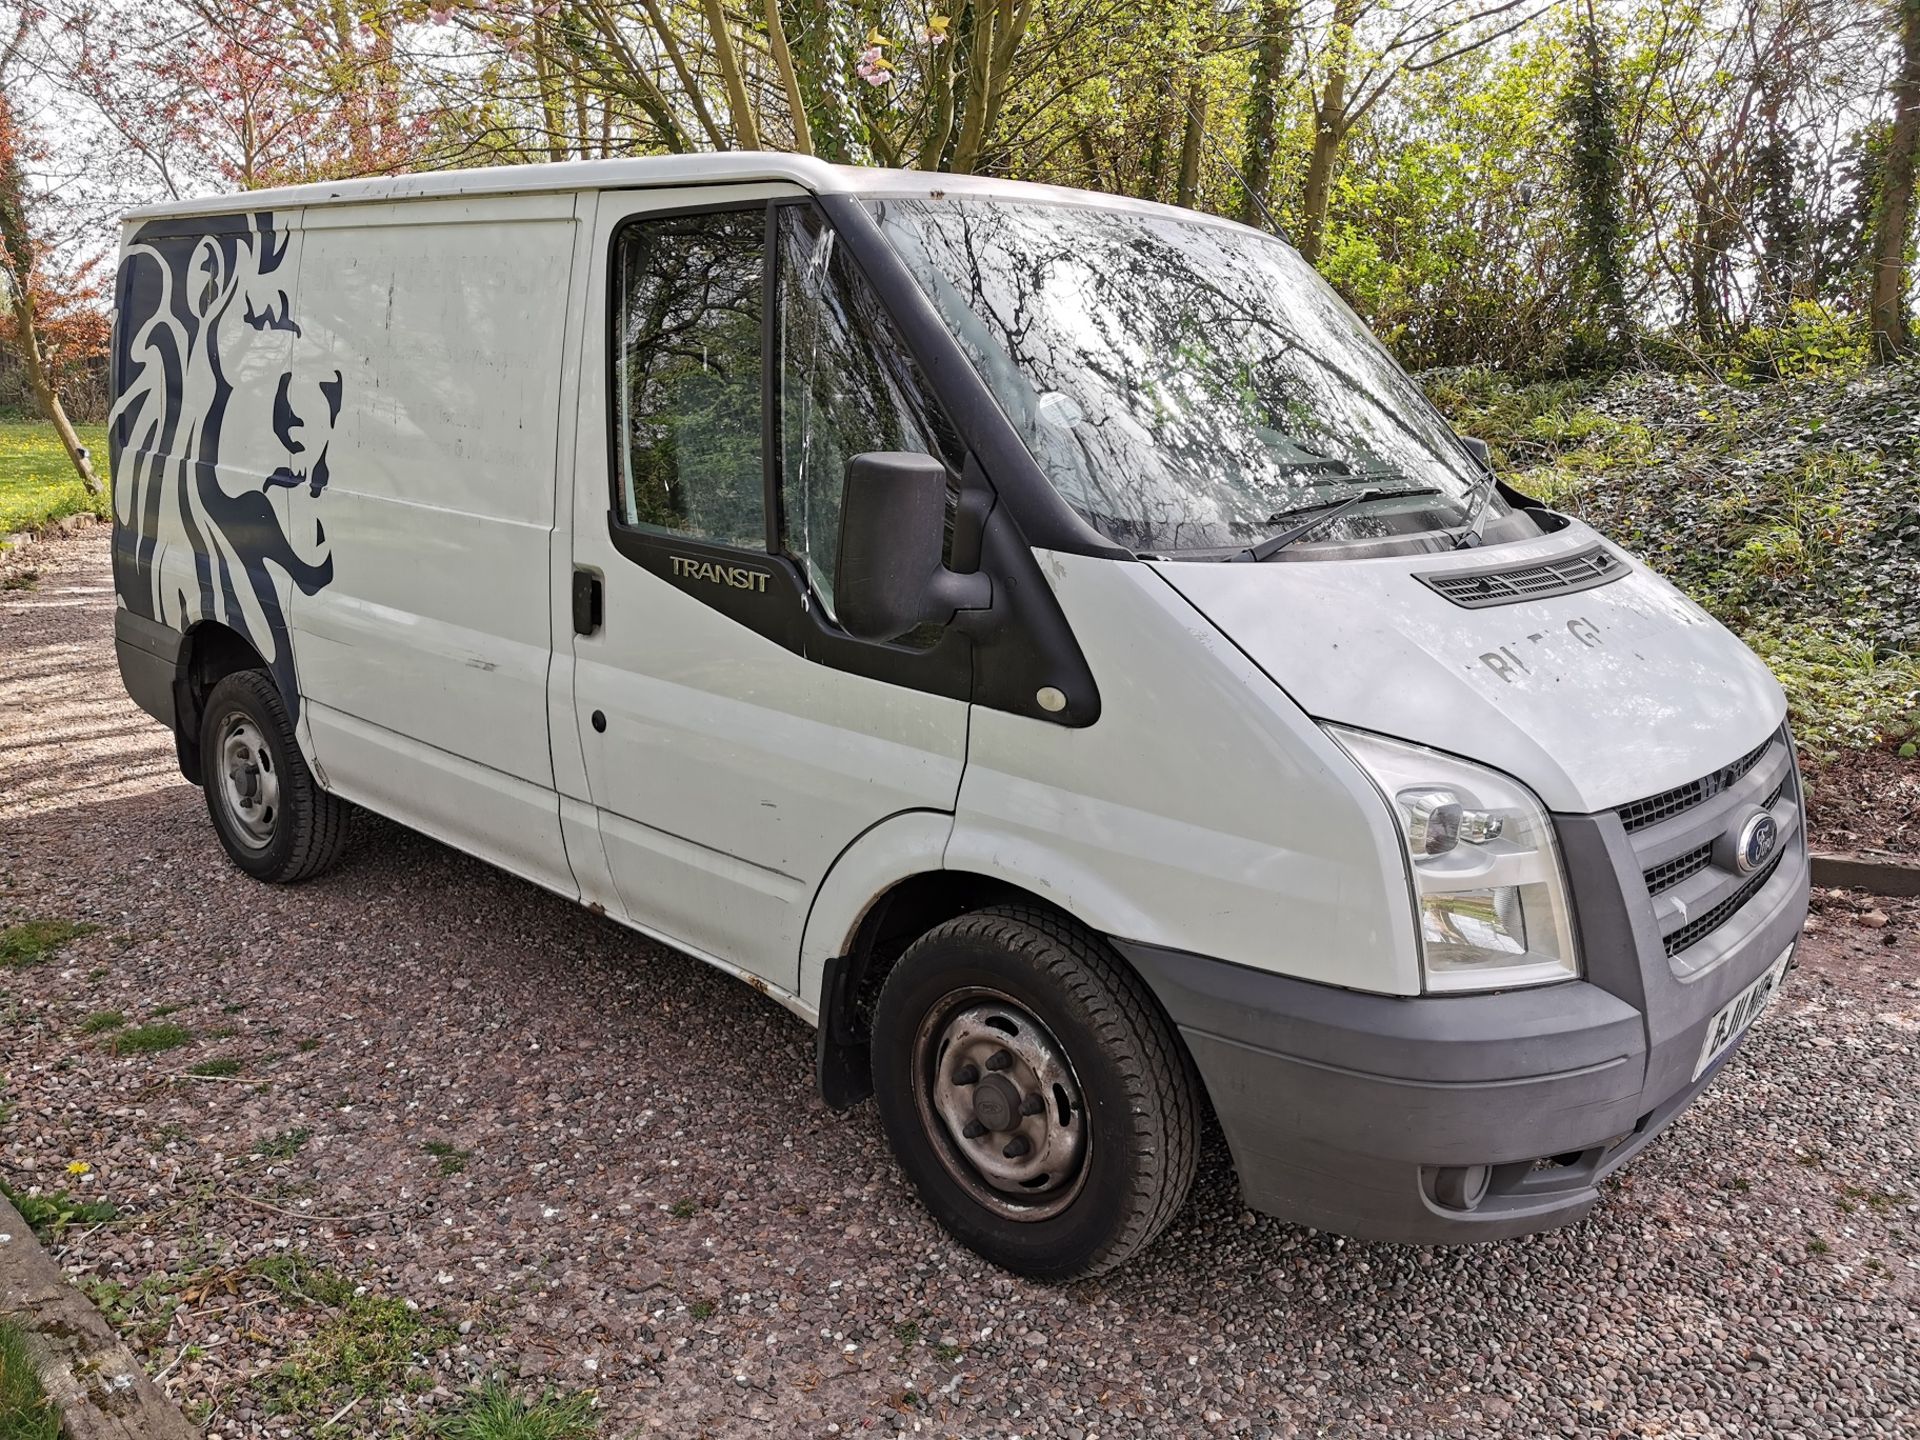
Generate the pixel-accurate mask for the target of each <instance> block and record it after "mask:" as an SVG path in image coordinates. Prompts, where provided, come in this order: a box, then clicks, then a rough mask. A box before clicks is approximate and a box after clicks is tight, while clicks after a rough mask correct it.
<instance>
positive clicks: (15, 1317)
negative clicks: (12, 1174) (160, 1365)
mask: <svg viewBox="0 0 1920 1440" xmlns="http://www.w3.org/2000/svg"><path fill="white" fill-rule="evenodd" d="M0 1316H4V1317H5V1318H7V1319H9V1320H12V1321H14V1322H15V1323H17V1324H18V1325H19V1326H20V1327H21V1328H22V1329H23V1330H25V1331H26V1337H27V1350H28V1353H29V1354H31V1355H32V1357H33V1361H34V1364H35V1366H36V1367H37V1368H38V1369H39V1372H40V1383H41V1385H42V1386H44V1387H45V1389H46V1392H47V1394H48V1395H50V1396H51V1397H52V1398H53V1400H54V1402H55V1403H56V1404H58V1405H59V1407H60V1412H61V1417H62V1421H63V1424H62V1427H61V1431H60V1433H61V1435H62V1436H63V1437H65V1440H200V1432H199V1431H198V1430H197V1429H195V1428H194V1426H193V1425H191V1424H190V1423H188V1420H187V1417H186V1416H185V1415H183V1414H182V1413H181V1412H180V1408H179V1407H178V1406H177V1405H175V1404H174V1403H173V1402H172V1401H171V1400H169V1399H167V1397H166V1396H165V1395H162V1394H161V1393H160V1388H159V1387H158V1386H157V1385H155V1384H154V1383H153V1381H152V1380H150V1379H148V1378H147V1372H146V1371H145V1370H144V1369H142V1368H141V1365H140V1362H139V1361H138V1360H137V1359H135V1358H134V1355H133V1352H132V1351H130V1350H129V1349H127V1347H126V1343H125V1342H124V1341H122V1340H121V1339H120V1337H119V1336H118V1335H117V1334H115V1333H114V1329H113V1327H112V1326H111V1325H109V1324H108V1323H107V1317H106V1316H104V1315H102V1314H101V1313H100V1312H99V1311H98V1310H96V1309H95V1308H94V1306H93V1303H92V1302H91V1301H89V1300H88V1299H87V1298H86V1296H84V1295H82V1294H81V1293H80V1292H79V1291H78V1290H76V1289H74V1287H73V1286H72V1285H70V1284H69V1283H67V1278H66V1276H65V1275H63V1274H62V1273H61V1271H60V1266H59V1264H58V1262H56V1261H55V1260H54V1258H53V1257H52V1256H51V1255H49V1254H47V1252H46V1251H45V1250H44V1249H42V1248H41V1245H40V1242H39V1240H37V1239H36V1238H35V1237H34V1234H33V1231H32V1230H30V1229H28V1228H27V1222H26V1221H24V1220H22V1219H21V1218H20V1212H19V1211H18V1210H16V1209H14V1208H13V1206H11V1205H9V1204H8V1203H7V1202H6V1200H4V1199H0Z"/></svg>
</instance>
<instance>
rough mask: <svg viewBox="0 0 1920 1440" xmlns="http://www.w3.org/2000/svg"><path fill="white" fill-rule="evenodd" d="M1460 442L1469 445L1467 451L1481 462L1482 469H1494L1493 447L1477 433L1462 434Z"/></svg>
mask: <svg viewBox="0 0 1920 1440" xmlns="http://www.w3.org/2000/svg"><path fill="white" fill-rule="evenodd" d="M1460 443H1461V444H1462V445H1464V446H1466V447H1467V453H1468V454H1469V455H1471V456H1473V458H1474V459H1475V460H1478V461H1479V462H1480V468H1481V469H1482V470H1491V469H1493V449H1492V447H1491V446H1489V445H1488V444H1487V442H1486V441H1484V440H1482V439H1481V438H1480V437H1479V436H1477V435H1462V436H1461V437H1460Z"/></svg>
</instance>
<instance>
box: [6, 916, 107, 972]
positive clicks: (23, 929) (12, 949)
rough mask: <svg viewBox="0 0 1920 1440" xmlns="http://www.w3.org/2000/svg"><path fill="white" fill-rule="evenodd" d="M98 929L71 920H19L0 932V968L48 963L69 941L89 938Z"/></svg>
mask: <svg viewBox="0 0 1920 1440" xmlns="http://www.w3.org/2000/svg"><path fill="white" fill-rule="evenodd" d="M99 928H100V927H99V926H98V925H83V924H80V923H78V922H76V921H73V920H22V921H21V922H20V923H19V924H18V925H9V926H7V928H6V929H4V930H0V969H4V968H6V967H9V966H11V967H16V968H17V967H21V966H26V965H38V964H40V963H42V962H43V961H46V960H51V959H52V958H53V957H54V955H55V954H56V953H57V952H58V951H59V949H60V947H61V946H62V945H65V944H66V943H67V942H68V941H69V940H78V939H79V938H80V937H81V936H82V935H91V934H93V932H94V931H96V930H98V929H99Z"/></svg>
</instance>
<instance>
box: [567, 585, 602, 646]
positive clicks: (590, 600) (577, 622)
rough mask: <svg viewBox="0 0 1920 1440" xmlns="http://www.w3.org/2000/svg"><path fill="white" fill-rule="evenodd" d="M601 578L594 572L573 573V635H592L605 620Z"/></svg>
mask: <svg viewBox="0 0 1920 1440" xmlns="http://www.w3.org/2000/svg"><path fill="white" fill-rule="evenodd" d="M603 594H604V592H603V590H602V589H601V585H600V576H599V574H598V573H597V572H595V571H592V570H575V571H574V572H573V633H574V634H576V635H591V634H593V632H594V631H596V630H598V629H599V628H600V625H601V623H602V621H603V620H604V619H605V614H604V609H605V602H604V600H603V599H602V596H603Z"/></svg>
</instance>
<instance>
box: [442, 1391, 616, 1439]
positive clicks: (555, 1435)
mask: <svg viewBox="0 0 1920 1440" xmlns="http://www.w3.org/2000/svg"><path fill="white" fill-rule="evenodd" d="M599 1430H600V1427H599V1426H598V1425H596V1424H595V1423H594V1419H593V1397H592V1396H591V1395H567V1396H562V1395H560V1394H558V1393H556V1392H555V1391H552V1390H548V1391H545V1392H543V1393H542V1394H541V1396H540V1398H539V1399H537V1400H523V1399H521V1398H520V1397H519V1396H517V1395H514V1394H513V1393H512V1392H510V1391H509V1390H507V1389H506V1387H504V1386H502V1385H500V1384H498V1383H489V1384H487V1385H486V1386H485V1387H483V1388H482V1389H481V1390H479V1391H477V1392H476V1393H475V1394H473V1395H471V1396H469V1397H468V1398H467V1399H466V1401H465V1402H464V1403H463V1404H462V1405H461V1407H460V1408H459V1409H458V1410H457V1411H455V1412H454V1413H453V1414H452V1415H450V1416H448V1417H447V1418H446V1419H444V1420H442V1421H441V1422H440V1423H439V1424H438V1425H437V1426H435V1427H434V1432H433V1433H434V1434H435V1435H439V1436H444V1437H446V1440H592V1437H593V1436H595V1435H597V1434H598V1433H599Z"/></svg>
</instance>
